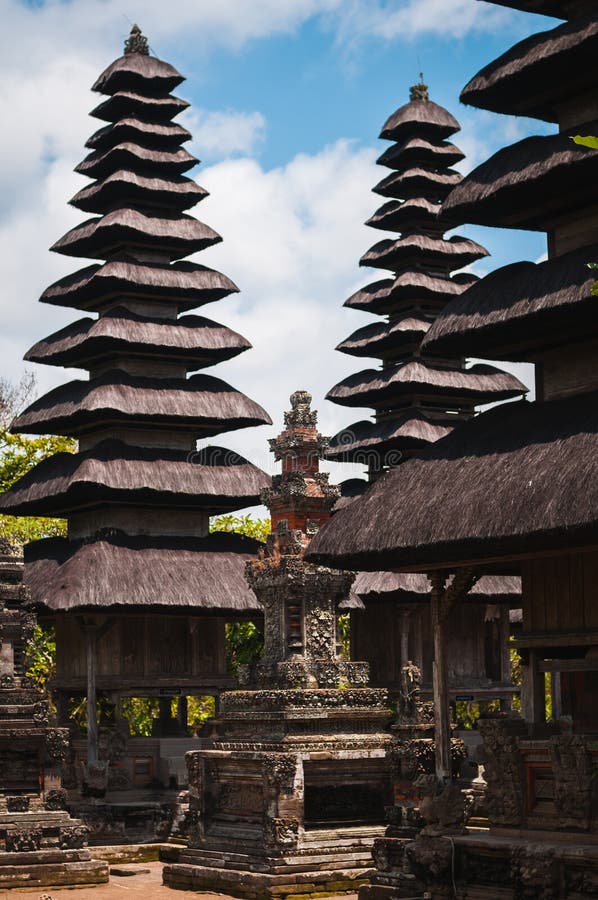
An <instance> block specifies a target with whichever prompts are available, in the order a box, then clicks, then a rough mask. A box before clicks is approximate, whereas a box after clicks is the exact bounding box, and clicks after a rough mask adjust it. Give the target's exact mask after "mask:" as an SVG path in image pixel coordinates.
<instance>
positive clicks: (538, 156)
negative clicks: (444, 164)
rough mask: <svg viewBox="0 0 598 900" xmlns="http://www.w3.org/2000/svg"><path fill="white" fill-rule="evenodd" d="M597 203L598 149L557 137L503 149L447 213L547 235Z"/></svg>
mask: <svg viewBox="0 0 598 900" xmlns="http://www.w3.org/2000/svg"><path fill="white" fill-rule="evenodd" d="M588 128H590V129H591V128H598V124H596V123H595V124H594V125H593V126H592V125H590V126H588ZM589 133H594V132H593V131H590V132H589ZM593 203H594V204H595V203H598V150H591V149H588V148H584V147H579V146H577V145H576V144H574V143H573V142H572V140H571V138H570V137H569V136H568V135H567V134H553V135H548V136H542V137H530V138H525V139H524V140H522V141H518V142H517V143H516V144H513V145H512V146H510V147H505V148H504V149H502V150H499V151H498V153H495V154H494V156H492V157H491V158H490V159H489V160H487V162H484V163H482V165H480V166H478V167H477V169H474V170H473V172H470V173H469V175H467V176H466V177H465V178H464V179H463V181H462V182H461V184H460V185H458V186H457V187H456V188H455V189H454V190H453V191H452V193H451V195H450V197H449V198H448V199H447V200H446V203H445V211H446V213H447V214H448V215H449V216H451V217H456V218H458V219H459V220H460V221H467V222H471V223H474V224H476V225H495V226H501V227H506V228H509V227H510V228H529V229H532V230H533V229H537V230H541V231H545V230H548V229H549V227H550V225H551V223H552V222H554V221H555V220H556V219H559V218H563V217H565V216H566V215H567V213H569V214H571V213H577V211H578V210H579V209H584V208H587V207H588V206H589V205H590V204H593Z"/></svg>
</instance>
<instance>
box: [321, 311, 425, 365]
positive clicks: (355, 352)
mask: <svg viewBox="0 0 598 900" xmlns="http://www.w3.org/2000/svg"><path fill="white" fill-rule="evenodd" d="M429 327H430V322H429V321H427V320H426V319H423V318H422V317H421V316H405V317H403V318H401V319H399V320H398V321H397V322H393V323H392V324H388V323H387V322H373V323H372V324H371V325H365V326H364V327H363V328H358V329H357V331H354V332H353V334H352V335H351V336H350V337H348V338H346V340H344V341H341V343H340V344H338V346H337V347H336V349H337V350H340V351H341V353H348V354H350V355H351V356H374V357H376V359H385V358H386V357H387V356H391V355H394V356H397V355H398V354H399V353H401V352H404V348H406V347H410V346H416V347H417V346H419V344H420V342H421V340H422V338H423V336H424V335H425V333H426V332H427V330H428V329H429ZM378 354H382V355H381V356H379V355H378Z"/></svg>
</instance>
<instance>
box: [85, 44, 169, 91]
mask: <svg viewBox="0 0 598 900" xmlns="http://www.w3.org/2000/svg"><path fill="white" fill-rule="evenodd" d="M184 80H185V79H184V78H183V76H182V75H181V73H180V72H177V70H176V69H175V68H174V66H171V65H170V64H169V63H165V62H162V60H161V59H158V58H157V57H155V56H145V55H144V54H142V53H127V54H125V55H124V56H120V57H119V58H118V59H115V60H114V62H113V63H111V64H110V65H109V66H108V68H107V69H104V71H103V72H102V74H101V75H100V77H99V78H98V79H97V80H96V81H95V82H94V84H93V85H92V88H91V89H92V91H98V93H101V94H115V93H116V92H117V91H140V92H141V93H144V94H148V95H149V96H157V97H159V96H161V95H164V94H168V93H169V92H170V91H171V90H172V89H173V88H175V87H177V85H179V84H181V83H182V82H183V81H184Z"/></svg>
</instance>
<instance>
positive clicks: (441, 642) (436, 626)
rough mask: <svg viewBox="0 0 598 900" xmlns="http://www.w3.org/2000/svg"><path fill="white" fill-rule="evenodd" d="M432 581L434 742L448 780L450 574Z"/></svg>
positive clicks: (440, 771) (439, 769) (440, 773)
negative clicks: (447, 600) (447, 599)
mask: <svg viewBox="0 0 598 900" xmlns="http://www.w3.org/2000/svg"><path fill="white" fill-rule="evenodd" d="M429 577H430V581H431V582H432V594H431V602H432V610H431V611H432V635H433V638H434V662H433V663H432V681H433V690H434V743H435V747H436V777H437V779H438V780H439V781H446V780H447V779H449V778H450V777H451V728H450V707H449V696H448V678H447V668H446V656H445V646H446V636H445V633H444V623H445V618H446V611H445V609H444V603H443V600H444V589H445V585H446V575H445V574H443V573H434V574H433V575H431V576H429Z"/></svg>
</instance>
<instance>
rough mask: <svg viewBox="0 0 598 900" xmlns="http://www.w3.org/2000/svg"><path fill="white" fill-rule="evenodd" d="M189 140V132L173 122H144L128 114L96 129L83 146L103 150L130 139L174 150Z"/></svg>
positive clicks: (162, 148)
mask: <svg viewBox="0 0 598 900" xmlns="http://www.w3.org/2000/svg"><path fill="white" fill-rule="evenodd" d="M190 140H191V133H190V132H189V131H187V129H186V128H183V126H182V125H178V124H177V123H175V122H146V121H145V120H144V119H138V118H136V117H135V116H128V117H127V118H124V119H119V120H118V122H113V123H112V124H111V125H105V126H104V127H103V128H100V129H98V131H96V132H95V133H94V134H92V136H91V137H90V138H88V140H87V141H86V142H85V146H86V147H89V148H90V149H92V150H100V151H105V150H111V149H112V148H113V147H115V146H116V145H117V144H123V143H127V142H129V141H130V142H131V143H133V144H139V145H140V146H142V147H151V148H155V149H157V150H176V148H177V147H180V145H181V144H184V143H185V141H190Z"/></svg>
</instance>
